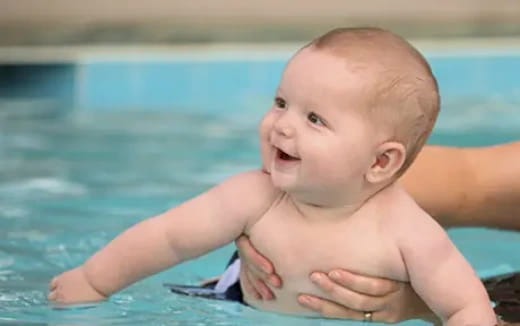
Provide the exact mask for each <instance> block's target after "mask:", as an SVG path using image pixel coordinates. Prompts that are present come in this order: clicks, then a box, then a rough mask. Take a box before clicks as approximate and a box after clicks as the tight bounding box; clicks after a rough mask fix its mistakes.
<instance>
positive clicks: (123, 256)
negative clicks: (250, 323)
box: [49, 171, 274, 303]
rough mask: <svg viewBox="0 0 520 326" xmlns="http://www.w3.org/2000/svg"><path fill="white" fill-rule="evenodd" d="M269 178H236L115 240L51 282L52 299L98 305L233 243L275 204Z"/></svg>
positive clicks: (249, 175)
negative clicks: (193, 259)
mask: <svg viewBox="0 0 520 326" xmlns="http://www.w3.org/2000/svg"><path fill="white" fill-rule="evenodd" d="M273 194H274V190H273V188H272V186H271V183H270V178H269V176H268V175H266V174H265V173H263V172H260V171H252V172H246V173H242V174H239V175H237V176H234V177H231V178H230V179H228V180H226V181H225V182H223V183H222V184H219V185H217V186H216V187H214V188H212V189H210V190H208V191H207V192H205V193H203V194H201V195H199V196H197V197H195V198H193V199H191V200H189V201H187V202H184V203H182V204H180V205H179V206H177V207H174V208H172V209H170V210H169V211H167V212H165V213H163V214H161V215H158V216H155V217H152V218H149V219H147V220H144V221H143V222H140V223H138V224H136V225H134V226H132V227H130V228H129V229H127V230H126V231H124V232H123V233H122V234H120V235H119V236H117V237H116V238H115V239H114V240H112V241H111V242H110V243H109V244H108V245H107V246H106V247H104V248H103V249H101V250H100V251H98V252H97V253H95V254H94V255H93V256H92V257H91V258H89V259H88V260H87V261H86V262H85V263H84V264H83V265H82V266H80V267H77V268H75V269H72V270H70V271H67V272H65V273H63V274H61V275H59V276H57V277H56V278H54V279H53V280H52V281H51V285H50V287H51V293H50V294H49V299H51V300H55V301H59V302H64V303H73V302H87V301H98V300H102V299H103V298H105V297H107V296H110V295H111V294H112V293H114V292H117V291H119V290H120V289H122V288H124V287H126V286H128V285H130V284H132V283H134V282H136V281H138V280H140V279H142V278H144V277H146V276H149V275H152V274H154V273H157V272H159V271H161V270H163V269H166V268H168V267H170V266H173V265H175V264H178V263H180V262H182V261H184V260H187V259H191V258H194V257H197V256H200V255H202V254H204V253H206V252H208V251H210V250H211V249H215V248H217V247H220V246H222V245H224V244H226V243H229V242H231V241H233V240H234V239H235V238H237V237H238V236H239V235H240V234H242V233H243V232H244V231H245V230H246V229H247V228H248V226H249V225H251V224H253V223H254V222H255V221H256V219H257V218H258V217H259V216H261V215H262V213H263V212H264V211H265V210H267V209H268V207H269V205H270V204H271V202H272V201H271V202H270V199H272V198H273V197H272V196H273Z"/></svg>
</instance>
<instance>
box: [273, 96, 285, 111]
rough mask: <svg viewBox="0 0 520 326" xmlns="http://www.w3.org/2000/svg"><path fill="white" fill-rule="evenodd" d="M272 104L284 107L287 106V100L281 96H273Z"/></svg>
mask: <svg viewBox="0 0 520 326" xmlns="http://www.w3.org/2000/svg"><path fill="white" fill-rule="evenodd" d="M274 104H275V105H276V107H277V108H280V109H285V108H286V107H287V102H285V100H284V99H283V98H281V97H275V98H274Z"/></svg>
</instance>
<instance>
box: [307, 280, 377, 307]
mask: <svg viewBox="0 0 520 326" xmlns="http://www.w3.org/2000/svg"><path fill="white" fill-rule="evenodd" d="M311 281H312V282H313V283H314V284H316V285H317V286H318V287H319V288H320V289H321V290H322V291H324V292H325V293H327V294H328V295H329V296H330V299H331V300H334V301H335V302H336V303H337V304H339V305H342V306H344V307H346V308H349V309H353V310H357V311H378V310H383V309H384V308H385V307H386V305H387V300H385V299H386V298H385V297H375V296H368V295H365V294H361V293H358V292H356V291H352V290H350V289H349V288H346V287H343V286H342V285H339V284H338V283H336V282H334V281H332V280H331V279H330V278H329V277H328V275H327V274H325V273H320V272H314V273H312V274H311Z"/></svg>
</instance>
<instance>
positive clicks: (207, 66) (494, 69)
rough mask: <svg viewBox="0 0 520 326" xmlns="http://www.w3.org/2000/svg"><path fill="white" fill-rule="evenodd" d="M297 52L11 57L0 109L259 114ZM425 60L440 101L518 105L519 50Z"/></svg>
mask: <svg viewBox="0 0 520 326" xmlns="http://www.w3.org/2000/svg"><path fill="white" fill-rule="evenodd" d="M297 48H298V46H294V47H289V48H288V49H285V50H273V51H268V50H267V51H265V50H264V51H258V50H251V51H244V50H240V49H239V50H229V49H227V50H216V51H215V50H213V51H201V50H197V49H194V50H189V49H188V50H186V49H182V50H179V49H176V48H168V49H166V50H164V49H162V50H160V51H158V50H156V49H148V50H147V49H146V48H143V49H140V50H138V51H137V50H130V51H129V50H125V51H121V50H117V51H112V52H111V51H108V50H106V51H102V52H101V53H99V52H98V53H96V54H91V55H88V54H87V55H83V56H80V55H78V56H76V57H75V56H69V57H66V58H63V59H60V58H59V56H57V57H56V58H54V59H52V60H40V61H41V62H38V60H37V58H38V56H33V57H34V58H36V59H34V60H33V61H31V60H29V59H27V58H26V59H24V60H18V61H17V60H16V58H15V57H10V60H4V62H3V63H2V60H1V56H0V108H2V110H6V109H7V110H8V109H9V108H10V107H16V106H17V105H18V104H19V103H20V102H23V103H27V102H29V103H30V102H31V101H32V102H36V103H39V102H41V101H47V102H48V103H51V104H52V105H54V106H59V107H63V108H66V109H67V110H70V109H78V110H97V111H112V110H129V109H131V110H153V111H166V110H190V111H201V112H206V111H208V110H210V111H211V110H218V111H221V110H225V111H227V112H232V113H233V112H239V111H242V110H250V109H251V108H254V109H258V108H265V106H266V105H268V104H269V103H270V101H271V99H272V95H273V93H274V91H275V88H276V85H277V83H278V81H279V77H280V73H281V72H282V70H283V67H284V65H285V63H286V61H287V59H289V58H290V56H291V53H293V52H294V50H296V49H297ZM27 51H29V49H27ZM0 52H1V50H0ZM425 53H426V56H427V58H428V59H429V61H430V63H431V65H432V67H433V70H434V73H435V75H436V76H437V78H438V80H439V84H440V88H441V94H442V97H443V98H450V99H453V98H462V99H464V98H477V99H478V98H479V97H481V96H482V94H486V96H488V97H489V96H491V97H493V96H499V97H507V98H516V99H518V98H520V79H519V78H518V74H519V72H520V51H518V49H512V50H501V51H481V50H463V51H453V50H449V51H444V52H443V51H429V52H428V51H426V52H425ZM0 54H1V53H0ZM22 54H23V53H22ZM4 57H5V56H4ZM39 106H40V107H41V105H39Z"/></svg>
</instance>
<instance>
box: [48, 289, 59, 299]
mask: <svg viewBox="0 0 520 326" xmlns="http://www.w3.org/2000/svg"><path fill="white" fill-rule="evenodd" d="M57 299H58V292H56V291H51V292H50V293H49V295H47V300H49V301H56V300H57Z"/></svg>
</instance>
